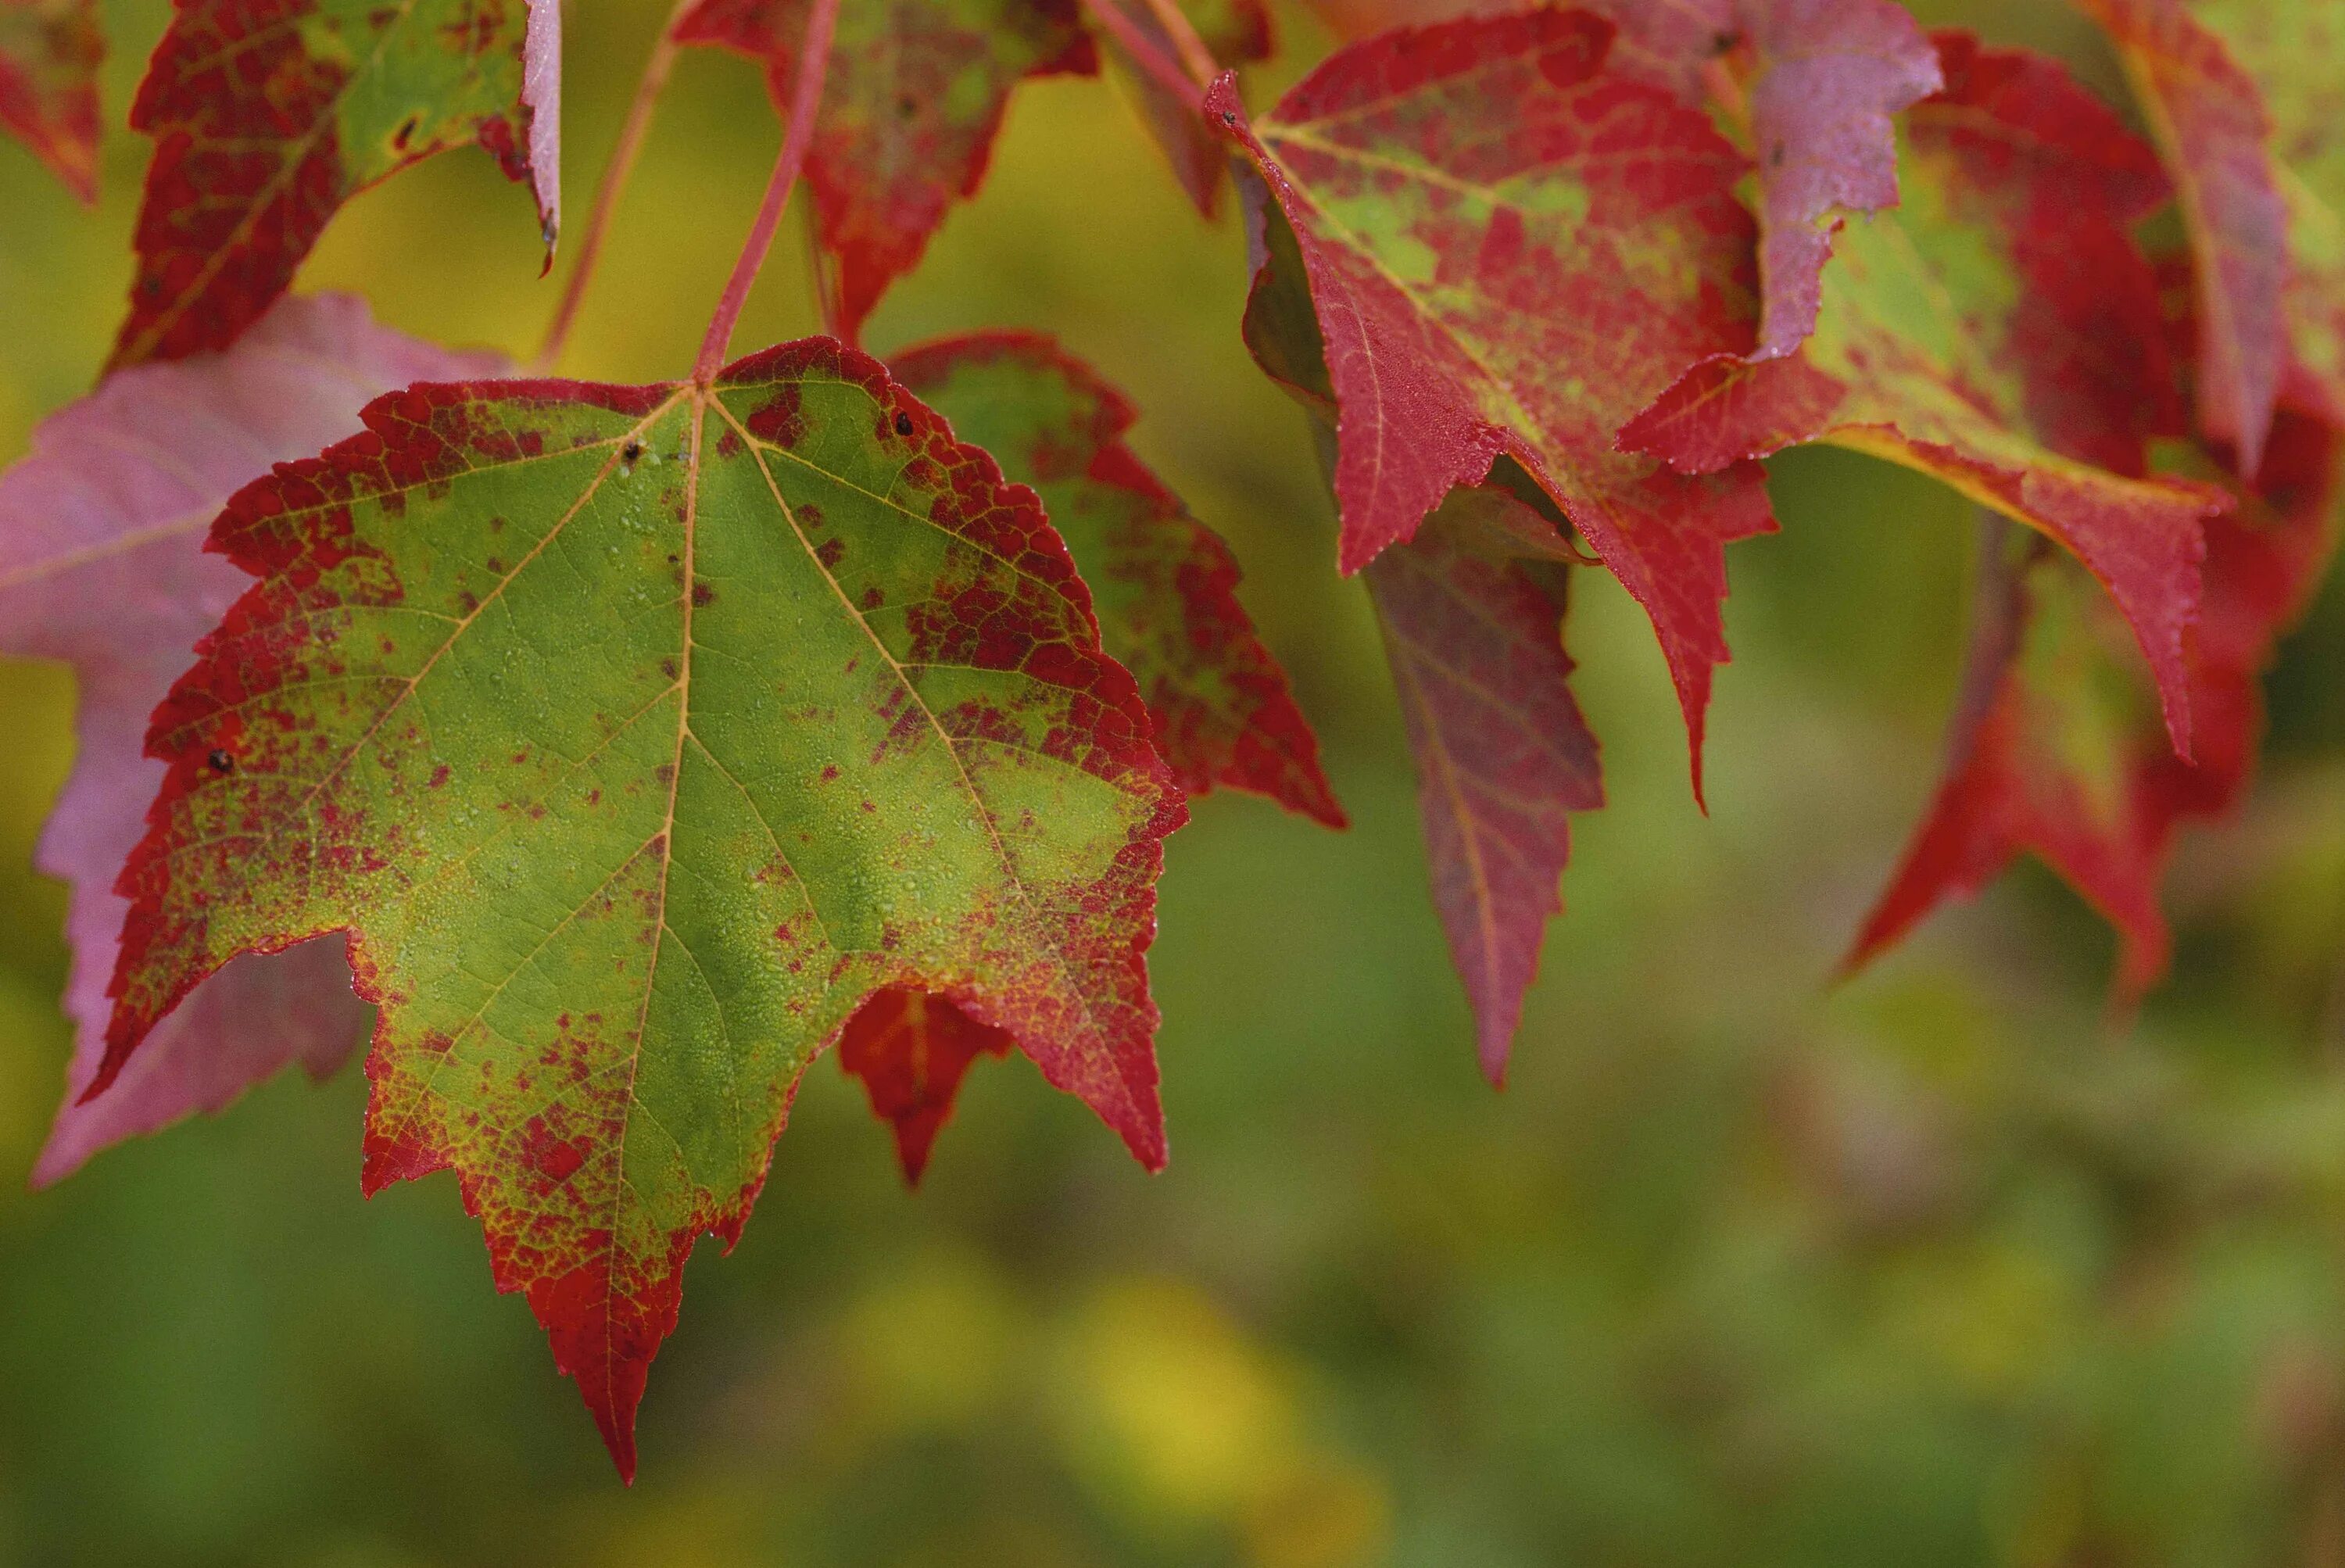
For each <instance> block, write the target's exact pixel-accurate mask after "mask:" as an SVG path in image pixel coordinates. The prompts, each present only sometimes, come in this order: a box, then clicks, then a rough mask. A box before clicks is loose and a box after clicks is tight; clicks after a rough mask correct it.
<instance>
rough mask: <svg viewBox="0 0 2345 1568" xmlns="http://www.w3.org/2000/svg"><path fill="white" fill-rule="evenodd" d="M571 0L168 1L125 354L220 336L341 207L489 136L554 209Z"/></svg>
mask: <svg viewBox="0 0 2345 1568" xmlns="http://www.w3.org/2000/svg"><path fill="white" fill-rule="evenodd" d="M560 50H561V20H560V5H558V4H557V3H556V0H531V3H530V4H529V5H527V6H526V7H522V6H509V5H506V4H505V0H410V3H408V4H405V5H395V6H381V7H376V8H373V9H366V8H355V9H354V8H350V7H346V6H344V7H337V6H330V5H323V4H322V3H321V0H175V6H174V10H173V14H172V18H171V25H170V26H169V27H168V29H167V30H166V32H165V33H164V35H163V39H162V42H161V43H160V44H159V45H157V46H156V50H155V55H154V57H153V59H152V60H151V61H150V63H149V64H148V66H147V76H146V79H145V80H144V81H143V82H141V83H140V85H139V88H138V97H137V101H136V103H134V104H133V106H132V107H131V113H130V123H131V125H132V127H133V128H135V129H137V130H139V131H143V132H145V133H146V134H147V135H148V136H150V137H153V138H154V140H155V158H154V161H153V162H152V163H151V164H150V165H149V166H148V168H147V188H146V194H145V197H144V199H143V201H142V203H141V206H140V209H139V216H138V227H137V233H136V235H135V243H136V245H137V252H138V269H137V276H136V278H135V279H134V280H133V281H132V283H131V288H130V311H129V315H128V318H127V320H126V321H124V322H123V325H122V330H121V332H120V334H119V336H118V337H117V340H116V342H115V349H114V358H113V364H114V365H115V366H116V367H119V366H122V365H127V364H136V363H137V362H139V361H145V360H150V359H165V360H168V359H178V358H180V357H182V356H183V355H187V354H190V353H198V352H202V351H207V350H214V349H222V348H226V347H227V346H228V344H230V343H232V342H234V341H236V339H237V337H238V335H239V333H241V332H242V331H244V330H245V329H246V328H247V327H248V326H249V325H250V324H251V323H252V322H253V321H256V320H258V319H259V317H260V315H261V314H262V313H263V312H264V311H267V310H268V309H269V305H270V304H271V303H272V302H274V301H275V300H277V299H278V298H279V296H280V295H282V294H283V293H284V292H285V290H286V289H287V288H288V287H289V285H290V284H291V282H292V280H293V276H294V273H295V272H296V271H297V270H299V266H300V264H301V262H302V260H303V259H304V258H305V257H307V256H308V255H309V253H310V249H311V248H312V247H313V246H314V245H316V243H317V242H318V239H319V237H320V235H321V234H323V233H324V231H325V229H326V225H327V223H328V222H329V221H330V219H332V217H333V215H334V214H335V212H336V211H337V210H339V209H340V207H341V205H342V203H343V202H345V201H347V200H349V199H350V198H351V197H353V196H355V195H357V194H358V193H359V192H360V191H361V190H364V189H366V188H368V187H370V186H372V185H374V184H377V183H379V182H380V181H381V180H383V179H386V178H390V177H391V175H392V174H394V173H396V172H398V171H399V170H401V169H402V168H407V167H409V166H410V165H411V164H414V163H417V162H420V161H421V160H422V159H423V158H429V157H431V155H432V154H434V153H438V152H443V151H447V150H450V149H452V148H458V147H463V146H468V145H472V144H477V145H479V146H481V147H482V148H486V149H488V150H489V151H490V152H492V153H493V154H494V155H495V156H496V158H497V159H498V162H499V164H500V165H501V166H502V167H503V169H504V172H505V174H506V175H507V177H508V178H513V179H522V178H528V179H529V180H530V181H531V182H532V185H533V189H534V195H535V199H536V204H537V211H538V222H539V228H540V230H541V231H542V232H543V235H544V236H545V239H546V243H547V247H548V250H549V257H548V260H549V263H550V261H551V255H550V251H551V248H552V245H553V229H554V225H555V222H556V218H557V214H558V212H559V208H560V190H559V181H558V178H557V175H558V170H557V168H556V167H555V159H556V158H557V156H558V146H559V136H560V64H559V57H560Z"/></svg>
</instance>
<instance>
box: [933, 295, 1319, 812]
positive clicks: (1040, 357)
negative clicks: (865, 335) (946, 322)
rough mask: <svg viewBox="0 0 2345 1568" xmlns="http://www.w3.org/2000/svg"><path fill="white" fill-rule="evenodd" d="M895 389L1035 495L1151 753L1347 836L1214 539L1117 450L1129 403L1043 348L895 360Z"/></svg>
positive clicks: (970, 341)
mask: <svg viewBox="0 0 2345 1568" xmlns="http://www.w3.org/2000/svg"><path fill="white" fill-rule="evenodd" d="M895 372H896V375H897V378H898V380H900V381H901V382H903V383H904V385H905V386H906V387H908V388H909V389H910V390H911V392H914V393H915V394H916V395H918V396H919V397H920V398H922V399H923V400H925V401H926V402H928V403H929V406H930V407H932V408H934V409H935V410H936V411H937V412H939V413H941V414H943V415H944V416H945V417H946V418H947V419H949V420H950V421H951V422H952V425H953V429H954V431H955V432H956V433H959V435H960V436H961V437H962V438H963V439H964V440H967V441H971V442H974V443H976V444H978V445H980V446H981V447H983V448H985V450H986V451H988V452H989V453H992V454H993V457H994V460H995V461H996V462H998V463H1000V464H1001V467H1002V472H1003V473H1006V474H1008V475H1009V477H1010V478H1011V479H1012V480H1015V481H1018V482H1020V483H1021V484H1030V485H1032V486H1033V487H1034V488H1035V490H1036V491H1038V492H1040V493H1041V497H1042V507H1043V510H1044V512H1045V513H1046V514H1048V515H1049V517H1050V519H1051V525H1052V526H1053V527H1055V528H1056V529H1057V530H1058V532H1059V535H1060V537H1061V538H1063V539H1064V540H1065V541H1066V542H1067V549H1068V551H1069V553H1070V554H1071V555H1073V556H1074V559H1075V566H1076V568H1077V570H1079V571H1080V572H1081V574H1082V576H1083V581H1084V582H1085V583H1086V584H1087V585H1089V586H1090V588H1091V597H1092V605H1093V607H1094V608H1095V609H1096V610H1097V611H1098V613H1099V618H1100V640H1101V644H1102V645H1103V646H1104V647H1106V649H1107V651H1108V652H1109V654H1111V655H1112V656H1113V657H1115V658H1116V659H1117V660H1118V661H1120V662H1121V663H1122V665H1123V666H1124V667H1126V668H1128V669H1130V670H1131V671H1132V675H1133V676H1134V677H1136V678H1137V679H1138V680H1139V682H1140V689H1141V694H1142V696H1143V697H1145V698H1146V699H1147V702H1148V712H1149V717H1150V718H1152V719H1153V720H1154V721H1155V726H1156V748H1157V749H1158V750H1159V751H1160V752H1162V754H1163V757H1164V760H1165V761H1166V762H1167V763H1168V764H1170V765H1171V767H1172V769H1173V777H1174V778H1176V779H1179V780H1180V781H1181V786H1182V788H1183V789H1186V790H1187V791H1188V792H1189V793H1190V794H1192V795H1203V794H1204V793H1206V792H1207V791H1209V790H1211V789H1213V786H1214V785H1216V784H1222V785H1227V786H1228V787H1230V788H1232V789H1245V790H1250V791H1252V792H1253V793H1254V794H1257V795H1264V796H1268V797H1269V798H1270V799H1274V800H1275V801H1277V802H1278V803H1279V804H1281V805H1283V806H1284V807H1285V808H1286V809H1288V810H1290V811H1294V812H1298V813H1300V814H1301V815H1303V816H1305V817H1309V818H1312V819H1313V820H1316V821H1320V822H1324V823H1325V824H1326V825H1327V826H1329V827H1331V828H1341V827H1343V826H1344V825H1345V820H1344V810H1343V808H1342V807H1341V806H1339V805H1337V804H1336V803H1335V792H1334V791H1333V790H1332V789H1330V788H1329V787H1328V784H1327V779H1326V775H1325V774H1324V773H1323V772H1321V771H1320V768H1319V743H1318V741H1317V739H1316V738H1314V737H1313V735H1312V733H1311V726H1310V723H1309V721H1308V720H1306V719H1305V718H1304V717H1303V712H1302V710H1301V709H1300V708H1297V707H1295V705H1294V697H1293V696H1292V695H1291V694H1290V693H1289V692H1288V690H1287V684H1286V673H1285V671H1284V670H1282V669H1281V668H1279V667H1278V661H1277V660H1276V659H1275V658H1274V657H1272V656H1271V652H1270V650H1269V649H1268V648H1266V647H1264V646H1263V644H1262V639H1261V638H1260V637H1259V636H1257V635H1256V634H1255V632H1254V622H1253V620H1252V619H1251V618H1250V617H1249V616H1247V615H1246V613H1245V607H1244V606H1243V605H1241V604H1240V603H1239V602H1238V597H1237V586H1238V565H1237V562H1236V560H1235V559H1234V558H1233V556H1232V555H1230V550H1229V546H1228V545H1225V544H1223V542H1222V539H1221V536H1220V535H1216V534H1215V533H1214V532H1213V530H1212V529H1210V528H1208V527H1206V526H1205V525H1204V524H1203V523H1200V522H1198V521H1197V520H1196V519H1195V518H1194V517H1193V516H1191V515H1190V514H1189V510H1188V508H1187V507H1186V506H1184V505H1183V504H1181V500H1180V498H1179V497H1178V496H1176V495H1174V494H1173V493H1172V492H1171V491H1170V490H1168V489H1166V488H1165V487H1164V484H1163V482H1162V481H1161V480H1159V479H1158V478H1157V477H1156V475H1155V474H1153V473H1151V472H1149V470H1148V468H1147V467H1146V465H1144V464H1143V463H1141V461H1140V459H1139V458H1138V457H1137V456H1136V455H1134V454H1133V453H1132V449H1131V448H1130V447H1129V446H1127V445H1125V444H1124V441H1123V433H1124V432H1125V431H1127V430H1129V429H1131V428H1132V422H1133V420H1134V419H1135V418H1137V417H1138V416H1137V414H1136V412H1135V411H1134V410H1133V409H1132V405H1131V404H1130V403H1129V402H1125V401H1124V399H1123V397H1122V394H1121V393H1119V392H1116V391H1115V390H1114V389H1113V388H1112V387H1111V386H1109V385H1108V384H1107V383H1106V382H1103V381H1101V379H1100V377H1099V375H1098V373H1097V372H1094V371H1092V370H1091V367H1090V366H1088V365H1086V364H1084V363H1082V361H1080V360H1077V359H1075V358H1074V357H1073V356H1072V355H1071V354H1069V353H1068V352H1067V351H1065V350H1063V349H1061V348H1060V347H1059V346H1058V345H1057V344H1056V343H1054V342H1052V341H1051V340H1050V339H1048V338H1044V337H1041V336H1039V335H1036V334H1032V333H1024V332H983V333H977V334H973V335H971V336H969V337H964V338H950V339H947V340H944V341H939V342H936V343H931V344H929V345H926V346H924V347H921V348H918V349H913V350H910V351H907V352H905V353H902V354H899V355H898V356H897V357H896V361H895Z"/></svg>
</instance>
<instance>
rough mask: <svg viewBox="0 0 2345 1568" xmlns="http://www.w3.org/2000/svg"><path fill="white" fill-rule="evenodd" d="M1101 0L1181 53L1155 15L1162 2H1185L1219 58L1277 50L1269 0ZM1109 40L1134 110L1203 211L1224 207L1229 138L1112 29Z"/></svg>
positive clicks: (1244, 60)
mask: <svg viewBox="0 0 2345 1568" xmlns="http://www.w3.org/2000/svg"><path fill="white" fill-rule="evenodd" d="M1102 3H1103V4H1106V5H1116V6H1118V8H1119V9H1121V10H1122V11H1123V12H1124V13H1125V14H1126V15H1129V16H1130V18H1131V20H1132V25H1134V26H1136V27H1138V28H1139V29H1140V31H1141V33H1142V36H1145V37H1147V38H1148V39H1149V40H1150V42H1152V43H1153V44H1155V45H1156V46H1158V47H1159V48H1160V49H1162V51H1163V52H1164V53H1165V54H1166V55H1167V56H1173V55H1176V54H1178V53H1179V46H1178V44H1177V43H1176V42H1175V40H1174V39H1173V37H1172V36H1171V34H1170V33H1168V32H1167V30H1166V29H1165V27H1164V25H1163V24H1162V22H1160V21H1159V20H1158V19H1157V16H1156V9H1157V7H1158V6H1159V5H1178V6H1179V8H1180V11H1181V14H1182V15H1183V17H1185V18H1186V19H1187V21H1188V24H1189V27H1190V31H1191V32H1192V34H1193V36H1195V38H1196V39H1197V41H1198V43H1199V44H1201V45H1203V48H1204V52H1205V55H1206V56H1208V57H1209V58H1210V59H1211V60H1212V62H1213V64H1214V65H1215V66H1221V67H1223V68H1227V67H1233V66H1242V65H1246V64H1250V63H1252V62H1254V61H1259V60H1266V59H1268V58H1270V56H1271V53H1272V50H1273V37H1272V32H1271V25H1270V12H1269V9H1268V8H1267V7H1266V6H1265V5H1264V4H1263V0H1141V3H1139V4H1131V3H1127V0H1102ZM1105 42H1106V45H1107V50H1108V56H1109V57H1110V58H1111V59H1112V60H1114V61H1115V62H1116V63H1117V64H1118V65H1119V66H1123V67H1124V68H1123V71H1122V76H1123V80H1124V82H1125V84H1126V86H1127V87H1129V89H1130V91H1131V95H1132V109H1133V112H1134V113H1135V114H1137V115H1138V116H1139V117H1140V122H1141V124H1142V126H1144V127H1147V130H1148V134H1149V135H1150V136H1151V137H1154V138H1155V141H1156V145H1157V146H1158V147H1159V148H1162V151H1163V153H1164V158H1165V161H1166V162H1168V163H1170V164H1171V165H1172V167H1173V178H1175V179H1177V180H1179V181H1180V183H1181V188H1182V189H1183V190H1184V191H1186V192H1187V193H1188V196H1189V199H1190V200H1191V201H1193V202H1194V203H1195V204H1196V208H1197V210H1198V211H1199V212H1200V213H1201V214H1203V216H1205V217H1207V218H1212V217H1213V216H1214V215H1215V214H1216V213H1218V212H1219V211H1220V209H1221V196H1222V187H1223V182H1224V176H1225V174H1226V171H1227V170H1228V168H1229V153H1228V150H1227V147H1226V144H1224V143H1223V140H1222V138H1221V137H1218V136H1216V135H1215V134H1214V133H1213V130H1212V128H1211V127H1208V126H1207V125H1206V124H1205V123H1204V122H1203V121H1202V120H1200V119H1199V118H1198V117H1197V100H1196V97H1194V96H1193V95H1190V96H1187V97H1174V96H1173V93H1172V92H1170V91H1169V90H1167V89H1166V88H1165V87H1162V85H1160V84H1159V83H1158V82H1157V81H1156V79H1155V78H1154V77H1153V76H1150V75H1149V74H1148V73H1147V72H1146V71H1144V70H1141V69H1138V68H1136V67H1134V66H1132V64H1131V62H1130V59H1129V57H1128V56H1126V55H1125V53H1124V51H1123V50H1122V49H1121V48H1119V47H1117V46H1116V43H1115V40H1114V37H1113V36H1112V35H1111V36H1108V37H1107V38H1106V39H1105ZM1201 65H1202V62H1201Z"/></svg>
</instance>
